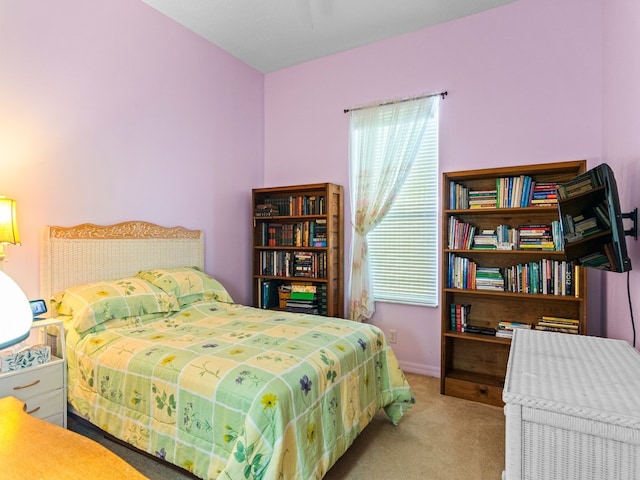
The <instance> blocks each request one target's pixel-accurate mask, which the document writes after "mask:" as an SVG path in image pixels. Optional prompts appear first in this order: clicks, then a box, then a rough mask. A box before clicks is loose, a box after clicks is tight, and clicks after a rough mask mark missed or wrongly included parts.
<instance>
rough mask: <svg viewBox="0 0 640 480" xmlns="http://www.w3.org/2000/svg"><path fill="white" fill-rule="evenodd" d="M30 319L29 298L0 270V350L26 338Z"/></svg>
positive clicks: (31, 317) (31, 315) (31, 318)
mask: <svg viewBox="0 0 640 480" xmlns="http://www.w3.org/2000/svg"><path fill="white" fill-rule="evenodd" d="M32 321H33V314H32V313H31V306H30V305H29V299H28V298H27V296H26V295H25V294H24V292H23V291H22V289H21V288H20V287H19V286H18V284H17V283H16V282H14V281H13V279H12V278H11V277H10V276H9V275H7V274H6V273H4V272H2V271H0V350H1V349H3V348H7V347H10V346H11V345H15V344H16V343H19V342H21V341H22V340H24V339H25V338H27V337H28V336H29V329H30V328H31V322H32Z"/></svg>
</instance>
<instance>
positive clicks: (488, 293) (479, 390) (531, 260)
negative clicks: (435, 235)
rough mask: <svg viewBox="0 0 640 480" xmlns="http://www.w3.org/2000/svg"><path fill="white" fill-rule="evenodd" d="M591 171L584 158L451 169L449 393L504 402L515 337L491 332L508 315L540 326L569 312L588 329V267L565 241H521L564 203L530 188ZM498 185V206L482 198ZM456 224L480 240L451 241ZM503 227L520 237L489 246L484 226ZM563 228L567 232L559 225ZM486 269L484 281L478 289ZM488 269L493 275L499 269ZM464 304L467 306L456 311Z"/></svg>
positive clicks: (446, 301)
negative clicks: (569, 253)
mask: <svg viewBox="0 0 640 480" xmlns="http://www.w3.org/2000/svg"><path fill="white" fill-rule="evenodd" d="M585 170H586V161H585V160H576V161H568V162H558V163H546V164H536V165H524V166H515V167H504V168H488V169H481V170H468V171H459V172H449V173H444V174H443V182H442V190H443V197H442V208H443V211H442V240H441V245H442V282H441V288H442V292H441V311H442V327H441V376H440V391H441V393H442V394H445V395H452V396H456V397H461V398H465V399H469V400H474V401H478V402H482V403H487V404H491V405H497V406H502V405H503V402H502V388H503V385H504V378H505V374H506V368H507V360H508V356H509V347H510V344H511V340H510V339H509V338H503V337H499V336H496V335H492V334H491V331H498V330H499V326H500V325H499V323H500V322H518V323H524V324H528V325H530V326H532V327H533V328H535V327H536V326H537V324H538V322H539V319H540V318H541V317H544V316H547V317H560V318H569V319H574V321H575V323H576V325H577V330H578V332H579V333H581V334H584V333H586V320H587V317H586V275H585V273H584V270H583V269H582V268H581V267H576V266H573V265H572V264H571V262H567V261H566V259H565V254H564V252H563V251H562V250H561V248H562V246H561V245H562V243H561V242H557V243H556V244H555V246H554V247H550V246H548V245H545V246H544V247H542V246H541V245H542V243H538V244H536V243H535V242H536V241H535V240H533V245H527V246H525V243H526V242H527V241H531V240H522V243H521V241H520V240H519V239H521V238H523V236H522V235H521V228H522V227H523V226H525V227H524V228H522V232H524V231H525V230H526V229H527V228H529V231H531V232H535V231H536V229H537V228H540V229H544V227H543V226H549V227H550V228H551V227H552V226H557V224H558V222H559V214H558V207H557V203H554V202H557V198H556V199H553V198H550V199H548V200H547V202H545V201H540V200H537V201H536V202H532V201H531V196H530V195H529V194H527V193H526V191H527V188H529V190H531V185H536V184H537V185H544V184H550V185H553V184H555V183H563V182H566V181H567V180H569V179H571V178H573V177H575V176H576V175H578V174H580V173H583V172H584V171H585ZM527 178H528V179H529V180H527ZM497 180H498V181H497ZM529 181H530V182H529ZM509 182H511V186H512V190H513V197H512V198H513V200H512V201H511V203H509V202H508V199H509V191H508V189H506V190H505V189H503V187H502V186H503V185H505V184H509ZM497 184H499V187H498V188H497V187H496V186H497ZM527 184H528V185H529V187H527ZM495 189H497V192H498V193H497V195H498V200H497V204H496V205H495V206H493V204H492V203H491V201H490V200H481V198H484V197H483V196H482V192H489V191H491V190H495ZM460 192H462V195H461V194H460ZM470 192H474V193H473V194H470ZM516 192H524V194H523V195H522V197H524V198H525V200H522V201H520V200H515V199H516V197H518V195H516ZM469 198H472V199H476V198H477V199H478V200H476V201H475V202H473V203H475V205H474V204H472V205H469V204H468V202H467V199H469ZM501 199H502V200H501ZM483 202H484V203H483ZM480 205H483V206H480ZM487 205H489V206H487ZM507 205H508V206H507ZM534 205H535V206H534ZM470 207H471V208H470ZM554 222H555V223H554ZM455 223H458V227H459V228H458V230H457V231H464V230H465V228H464V227H466V230H467V231H469V230H470V229H471V227H474V234H475V237H474V238H475V240H474V241H473V242H471V243H469V242H464V241H456V242H455V244H452V245H450V243H449V240H450V237H451V235H454V233H452V232H453V231H452V229H451V227H450V226H451V225H452V224H455ZM460 225H462V227H460ZM496 230H505V231H507V232H508V231H509V230H511V231H512V232H516V235H519V236H517V237H515V238H517V239H518V240H516V242H515V244H514V243H513V241H511V242H510V241H509V238H505V239H504V243H500V244H499V246H498V247H486V246H485V247H483V246H482V245H481V240H480V239H479V238H481V237H482V233H486V234H489V237H491V235H490V234H491V232H492V231H494V232H495V231H496ZM534 235H535V233H534ZM556 235H559V233H558V232H557V231H556ZM513 238H514V237H511V239H513ZM458 240H460V239H458ZM476 242H477V243H476ZM450 246H451V247H452V248H450ZM480 267H489V268H488V269H487V268H482V274H481V273H480ZM486 270H493V271H496V270H499V271H500V272H501V275H502V278H503V279H505V278H507V281H505V285H506V286H505V287H503V288H500V286H499V285H498V286H495V285H492V283H491V282H492V281H493V280H492V279H491V278H489V279H488V281H487V279H486V278H485V277H486V275H487V273H486ZM508 272H509V273H508ZM480 275H482V277H483V278H482V281H483V285H482V288H477V287H478V286H479V285H480V283H479V282H478V280H479V279H480ZM488 275H489V276H491V272H490V273H489V274H488ZM494 287H495V288H494ZM543 287H544V288H543ZM543 292H544V293H543ZM452 306H453V307H452ZM456 306H462V307H457V310H456ZM456 314H457V317H458V318H456ZM460 316H463V319H462V320H461V319H460V318H459V317H460ZM456 320H457V322H458V325H460V324H461V323H466V325H467V328H464V327H462V329H461V328H460V327H459V326H456V325H455V324H456ZM572 328H574V329H575V327H572ZM460 330H463V331H460Z"/></svg>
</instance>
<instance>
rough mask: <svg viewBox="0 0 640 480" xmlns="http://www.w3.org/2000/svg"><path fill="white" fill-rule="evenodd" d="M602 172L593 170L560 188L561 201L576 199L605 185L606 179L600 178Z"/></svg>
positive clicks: (563, 184) (596, 169)
mask: <svg viewBox="0 0 640 480" xmlns="http://www.w3.org/2000/svg"><path fill="white" fill-rule="evenodd" d="M600 173H601V170H600V169H599V168H593V169H591V170H589V171H588V172H585V173H583V174H581V175H578V176H576V177H574V178H572V179H571V180H569V181H568V182H565V183H562V184H560V185H559V186H558V195H560V198H561V199H565V198H571V197H575V196H576V195H580V194H582V193H585V192H588V191H589V190H593V189H594V188H598V187H601V186H602V185H604V179H603V178H602V177H600Z"/></svg>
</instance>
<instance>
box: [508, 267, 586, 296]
mask: <svg viewBox="0 0 640 480" xmlns="http://www.w3.org/2000/svg"><path fill="white" fill-rule="evenodd" d="M579 269H580V266H579V265H576V264H575V263H573V262H568V261H566V260H550V259H546V258H543V259H541V260H538V261H536V262H529V263H523V264H519V265H514V266H511V267H506V268H504V278H505V282H504V283H505V291H507V292H514V293H532V294H542V295H561V296H577V294H578V293H579V291H580V290H579V285H577V284H576V283H577V281H578V279H579V278H580V276H579Z"/></svg>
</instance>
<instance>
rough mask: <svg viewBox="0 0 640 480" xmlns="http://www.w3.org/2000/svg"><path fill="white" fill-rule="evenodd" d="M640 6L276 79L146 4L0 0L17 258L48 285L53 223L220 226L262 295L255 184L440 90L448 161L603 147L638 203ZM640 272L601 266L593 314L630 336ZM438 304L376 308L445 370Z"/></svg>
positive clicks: (221, 240) (379, 51)
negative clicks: (43, 268)
mask: <svg viewBox="0 0 640 480" xmlns="http://www.w3.org/2000/svg"><path fill="white" fill-rule="evenodd" d="M638 18H640V6H638V4H637V2H636V1H635V0H607V1H606V2H605V1H604V0H562V1H557V0H518V1H516V2H514V3H512V4H509V5H506V6H504V7H500V8H498V9H494V10H490V11H486V12H484V13H481V14H478V15H474V16H471V17H467V18H463V19H460V20H457V21H453V22H449V23H447V24H444V25H440V26H436V27H432V28H428V29H425V30H422V31H419V32H416V33H412V34H409V35H405V36H401V37H397V38H395V39H391V40H387V41H384V42H380V43H377V44H374V45H370V46H367V47H362V48H358V49H354V50H351V51H348V52H344V53H341V54H337V55H332V56H329V57H326V58H323V59H319V60H316V61H313V62H308V63H306V64H303V65H299V66H297V67H292V68H289V69H285V70H282V71H279V72H275V73H271V74H268V75H266V76H263V75H262V74H260V73H259V72H257V71H255V70H254V69H252V68H250V67H248V66H246V65H245V64H243V63H241V62H239V61H238V60H236V59H234V58H232V57H231V56H229V55H228V54H226V53H225V52H223V51H221V50H220V49H218V48H216V47H213V46H211V45H210V44H209V43H207V42H206V41H204V40H203V39H201V38H200V37H198V36H197V35H195V34H193V33H191V32H189V31H187V30H186V29H184V28H183V27H181V26H180V25H178V24H177V23H175V22H173V21H172V20H170V19H168V18H166V17H164V16H163V15H162V14H160V13H158V12H157V11H155V10H154V9H152V8H150V7H148V6H146V5H145V4H144V3H143V2H129V1H125V0H112V1H110V2H98V3H95V2H92V3H91V4H89V2H83V1H81V0H58V1H56V2H38V1H36V0H22V1H19V2H18V1H14V2H1V3H0V172H2V173H1V175H0V194H4V195H7V196H10V197H13V198H16V199H17V200H18V202H19V207H18V208H19V212H18V213H19V215H20V230H21V234H22V240H23V245H22V246H21V247H14V246H11V247H9V263H7V264H6V266H5V270H6V272H7V273H9V274H10V275H12V276H13V277H14V278H16V280H17V281H18V282H19V283H20V284H21V285H22V286H23V288H24V289H25V290H26V292H27V294H28V295H29V296H31V297H36V296H38V290H39V288H38V257H39V252H38V245H39V234H40V230H41V228H42V227H43V226H44V225H46V224H58V225H72V224H75V223H81V222H93V223H100V224H105V223H111V222H119V221H124V220H129V219H140V220H147V221H152V222H157V223H161V224H165V225H184V226H186V227H190V228H202V229H204V230H205V235H206V239H207V250H206V255H207V270H208V271H210V272H211V273H214V274H215V275H216V276H217V277H218V278H220V279H221V280H222V281H223V282H224V283H225V284H226V285H228V286H229V289H230V291H231V293H232V294H233V295H234V297H235V298H236V300H238V301H240V302H250V282H249V279H250V265H249V260H248V252H249V243H250V238H249V230H248V229H247V225H249V224H250V205H249V191H250V189H251V188H252V187H255V186H263V185H266V186H273V185H287V184H294V183H313V182H322V181H331V182H336V183H340V184H342V185H344V186H345V187H348V161H347V147H348V118H347V116H346V115H345V114H344V113H343V109H344V108H349V107H352V106H356V105H361V104H365V103H369V102H374V101H380V100H386V99H393V98H398V97H403V96H411V95H416V94H421V93H428V92H434V91H439V90H442V89H446V90H448V92H449V96H448V97H447V98H446V100H445V101H444V102H443V104H442V110H441V112H442V115H441V165H440V169H441V171H451V170H460V169H467V168H478V167H490V166H502V165H516V164H528V163H539V162H552V161H562V160H572V159H580V158H585V159H587V160H588V161H589V164H590V165H596V164H598V163H600V162H601V161H603V160H605V161H607V162H609V163H610V164H611V165H612V166H613V167H614V169H615V170H616V174H617V177H618V184H619V187H620V189H621V200H622V204H623V208H628V209H631V208H632V207H633V206H637V205H638V204H639V203H640V202H639V201H638V197H639V196H640V191H638V188H634V187H637V173H636V172H637V166H636V164H637V162H636V160H637V156H638V152H639V150H640V148H639V147H640V145H639V144H638V142H640V140H638V138H640V137H639V136H638V135H637V132H638V131H639V130H640V129H639V128H638V127H640V125H639V124H640V118H639V115H640V114H639V113H638V112H639V111H640V108H638V100H637V98H635V97H638V98H640V95H635V97H634V93H640V92H638V90H639V89H640V87H639V85H640V82H639V80H640V78H639V77H640V73H639V71H638V68H639V65H640V63H639V62H638V61H637V48H636V46H637V45H638V44H639V41H640V38H639V36H640V33H638V32H640V29H639V28H638V26H639V25H638V20H637V19H638ZM603 19H604V20H603ZM603 38H604V41H603ZM603 114H604V115H603ZM603 118H604V121H603ZM603 152H604V153H603ZM167 191H170V192H171V195H168V194H166V193H162V192H167ZM348 192H349V190H348V188H347V194H348ZM347 213H349V208H348V201H347ZM222 226H224V227H222ZM348 226H349V225H348V224H347V227H348ZM346 232H347V237H346V239H347V243H348V242H349V241H350V234H349V233H348V232H349V228H346ZM630 253H631V257H632V262H633V263H634V265H635V267H636V269H640V258H639V257H640V255H639V253H638V245H637V243H636V242H633V244H630ZM625 279H626V278H625V277H624V276H622V275H615V274H603V275H590V279H589V281H590V289H592V290H594V292H593V293H595V294H594V295H592V296H591V298H592V302H590V306H589V312H590V319H591V322H592V324H593V325H594V327H593V328H595V330H596V332H597V331H599V320H600V318H599V315H600V313H601V312H602V314H603V316H604V317H605V318H606V320H607V323H606V325H605V326H604V330H606V333H607V334H608V336H613V337H618V338H625V339H628V340H630V339H631V334H630V326H629V313H628V307H627V306H626V284H625ZM634 280H635V281H634ZM601 282H602V288H604V290H605V292H606V293H605V298H606V303H603V304H601V303H600V299H601V298H602V297H601V296H600V295H599V293H600V292H599V289H600V287H601ZM637 283H638V277H637V271H636V270H634V271H632V273H631V284H632V289H633V290H632V295H634V294H635V297H637V291H638V286H637ZM591 303H594V304H593V305H591ZM636 307H637V305H636ZM637 310H638V308H636V311H637ZM439 318H440V310H439V309H438V308H420V307H409V306H401V305H394V304H379V305H378V312H377V313H376V316H375V317H374V319H373V323H375V324H377V325H379V326H380V327H382V328H383V329H384V330H386V331H388V330H390V329H395V330H397V331H398V343H397V345H396V347H395V350H396V352H397V354H398V356H399V358H400V360H401V362H402V364H403V367H405V368H407V369H408V370H411V371H416V372H423V373H428V374H432V375H436V376H437V375H439V364H440V346H439V329H440V320H439Z"/></svg>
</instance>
